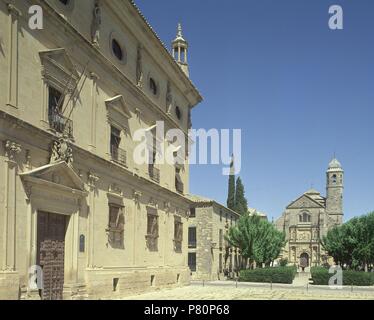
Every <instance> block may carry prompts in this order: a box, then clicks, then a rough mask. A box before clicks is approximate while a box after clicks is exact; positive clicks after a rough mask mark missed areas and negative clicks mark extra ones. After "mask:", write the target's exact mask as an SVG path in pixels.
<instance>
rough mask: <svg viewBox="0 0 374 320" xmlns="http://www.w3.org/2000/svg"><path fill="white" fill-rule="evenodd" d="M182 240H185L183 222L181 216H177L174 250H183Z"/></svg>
mask: <svg viewBox="0 0 374 320" xmlns="http://www.w3.org/2000/svg"><path fill="white" fill-rule="evenodd" d="M182 241H183V223H182V221H181V218H179V217H175V220H174V250H175V251H176V252H182Z"/></svg>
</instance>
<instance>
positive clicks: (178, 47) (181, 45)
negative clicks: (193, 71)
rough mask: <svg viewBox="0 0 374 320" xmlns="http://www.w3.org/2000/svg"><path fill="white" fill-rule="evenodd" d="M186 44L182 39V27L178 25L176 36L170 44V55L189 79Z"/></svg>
mask: <svg viewBox="0 0 374 320" xmlns="http://www.w3.org/2000/svg"><path fill="white" fill-rule="evenodd" d="M187 50H188V42H187V41H186V40H185V39H184V38H183V33H182V25H181V24H180V23H178V29H177V36H176V37H175V39H174V41H173V42H172V55H173V58H174V59H175V61H176V62H177V63H178V64H179V66H180V67H181V68H182V70H183V72H184V73H185V74H186V76H187V77H190V71H189V68H188V59H187Z"/></svg>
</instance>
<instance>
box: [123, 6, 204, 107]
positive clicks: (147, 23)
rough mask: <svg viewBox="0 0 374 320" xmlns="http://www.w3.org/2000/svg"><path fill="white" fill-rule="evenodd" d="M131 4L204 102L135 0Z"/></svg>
mask: <svg viewBox="0 0 374 320" xmlns="http://www.w3.org/2000/svg"><path fill="white" fill-rule="evenodd" d="M128 1H129V2H130V4H131V5H132V6H133V7H134V9H135V10H136V11H137V12H138V14H139V16H140V17H141V19H142V20H143V21H144V23H145V24H146V26H147V27H148V29H149V30H150V31H151V32H152V33H153V35H154V36H155V37H156V39H157V40H158V42H159V43H160V44H161V46H162V47H163V48H164V50H165V51H166V52H167V55H168V56H169V57H170V61H171V63H172V64H173V65H175V66H177V67H178V70H180V75H182V77H184V79H185V80H187V81H188V82H189V83H190V85H191V86H192V87H193V89H194V90H195V91H196V93H197V94H198V95H199V100H200V102H201V101H202V100H203V98H202V96H201V95H200V92H199V90H198V89H197V88H196V86H195V85H194V84H193V82H192V81H191V79H190V78H189V77H188V76H187V75H186V74H185V73H184V72H183V70H182V68H181V67H180V65H179V64H178V63H177V62H176V61H175V60H174V58H173V57H172V55H171V54H170V52H169V50H168V49H167V46H166V45H165V44H164V42H163V41H162V40H161V38H160V37H159V36H158V34H157V33H156V31H155V30H154V29H153V28H152V26H151V24H150V23H149V22H148V20H147V19H146V18H145V16H144V15H143V13H142V12H141V11H140V9H139V7H138V6H137V5H136V3H135V1H134V0H128Z"/></svg>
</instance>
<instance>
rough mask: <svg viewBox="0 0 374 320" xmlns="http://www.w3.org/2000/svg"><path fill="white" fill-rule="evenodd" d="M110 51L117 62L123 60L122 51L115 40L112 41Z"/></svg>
mask: <svg viewBox="0 0 374 320" xmlns="http://www.w3.org/2000/svg"><path fill="white" fill-rule="evenodd" d="M112 51H113V54H114V55H115V56H116V58H117V59H118V60H119V61H122V60H123V51H122V48H121V45H120V44H119V42H118V41H117V40H116V39H113V40H112Z"/></svg>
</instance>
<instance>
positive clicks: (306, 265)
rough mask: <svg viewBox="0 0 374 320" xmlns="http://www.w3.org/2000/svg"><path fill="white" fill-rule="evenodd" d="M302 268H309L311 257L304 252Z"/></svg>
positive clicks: (301, 257) (301, 262) (301, 256)
mask: <svg viewBox="0 0 374 320" xmlns="http://www.w3.org/2000/svg"><path fill="white" fill-rule="evenodd" d="M300 267H301V268H306V267H309V255H308V254H307V253H306V252H303V253H302V254H301V255H300Z"/></svg>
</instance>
